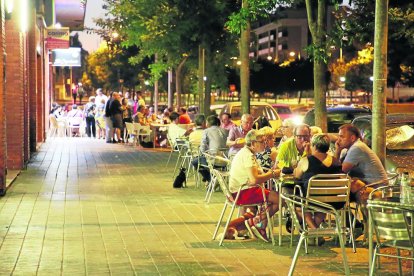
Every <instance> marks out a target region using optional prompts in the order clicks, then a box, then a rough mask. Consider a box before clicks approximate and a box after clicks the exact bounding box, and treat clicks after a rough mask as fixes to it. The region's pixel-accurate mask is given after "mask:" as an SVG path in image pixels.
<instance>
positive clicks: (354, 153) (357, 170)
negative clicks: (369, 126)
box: [335, 124, 387, 184]
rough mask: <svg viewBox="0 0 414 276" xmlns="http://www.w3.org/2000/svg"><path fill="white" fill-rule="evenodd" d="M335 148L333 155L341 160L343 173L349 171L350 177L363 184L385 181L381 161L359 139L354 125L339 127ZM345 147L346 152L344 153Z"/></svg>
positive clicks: (385, 177) (357, 130) (359, 134)
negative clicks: (357, 179)
mask: <svg viewBox="0 0 414 276" xmlns="http://www.w3.org/2000/svg"><path fill="white" fill-rule="evenodd" d="M335 149H336V150H335V157H337V158H338V160H340V161H341V163H342V171H343V172H344V173H349V175H350V176H351V177H356V178H359V179H360V180H362V181H363V182H364V183H365V184H371V183H374V182H381V181H383V182H384V183H386V182H387V173H386V171H385V169H384V167H383V166H382V164H381V161H380V160H379V158H378V156H377V155H376V154H375V153H374V152H373V151H372V150H371V149H370V148H369V147H368V146H367V145H366V144H365V143H364V142H362V141H361V133H360V132H359V129H358V128H357V127H356V126H354V125H352V124H345V125H342V126H341V127H340V128H339V137H338V140H337V141H336V143H335ZM345 149H346V153H344V152H345ZM343 151H344V152H343ZM341 152H342V155H341ZM340 157H342V158H340Z"/></svg>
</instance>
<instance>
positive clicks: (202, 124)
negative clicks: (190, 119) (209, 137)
mask: <svg viewBox="0 0 414 276" xmlns="http://www.w3.org/2000/svg"><path fill="white" fill-rule="evenodd" d="M195 125H196V128H195V130H194V131H193V132H191V133H190V135H189V136H188V140H189V141H190V143H191V145H192V146H198V147H199V146H200V144H201V137H202V135H203V132H204V129H205V128H206V116H204V114H198V115H197V116H196V117H195Z"/></svg>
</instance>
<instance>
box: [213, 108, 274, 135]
mask: <svg viewBox="0 0 414 276" xmlns="http://www.w3.org/2000/svg"><path fill="white" fill-rule="evenodd" d="M224 112H226V113H229V114H230V115H231V119H232V121H233V122H234V123H235V124H236V125H240V118H241V116H242V115H243V114H242V111H241V102H231V103H227V104H225V105H224V106H223V108H222V110H221V112H220V115H221V114H222V113H224ZM250 114H252V115H253V117H254V118H255V119H256V118H258V117H259V116H263V117H266V118H267V119H268V120H269V123H270V125H271V126H272V127H273V128H274V129H278V128H279V127H280V126H281V125H282V119H281V118H280V116H279V114H278V113H277V112H276V110H275V109H274V108H273V107H272V106H271V105H270V104H268V103H266V102H251V103H250Z"/></svg>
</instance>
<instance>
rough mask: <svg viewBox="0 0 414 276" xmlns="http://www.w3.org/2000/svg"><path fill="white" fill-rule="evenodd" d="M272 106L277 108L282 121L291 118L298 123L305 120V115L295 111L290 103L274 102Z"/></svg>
mask: <svg viewBox="0 0 414 276" xmlns="http://www.w3.org/2000/svg"><path fill="white" fill-rule="evenodd" d="M272 107H273V108H274V109H275V110H276V112H277V114H279V116H280V118H281V119H282V121H284V120H286V119H291V120H293V122H294V123H295V124H297V125H298V124H301V123H302V121H303V115H300V114H298V113H296V112H293V111H292V109H291V108H290V105H288V104H280V103H275V104H272Z"/></svg>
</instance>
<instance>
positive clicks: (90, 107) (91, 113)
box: [83, 96, 96, 138]
mask: <svg viewBox="0 0 414 276" xmlns="http://www.w3.org/2000/svg"><path fill="white" fill-rule="evenodd" d="M83 112H84V114H83V117H84V118H85V121H86V134H87V135H88V137H91V135H92V137H93V138H95V137H96V126H95V113H96V105H95V97H94V96H91V97H89V102H88V103H87V104H86V105H85V108H84V109H83Z"/></svg>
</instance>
